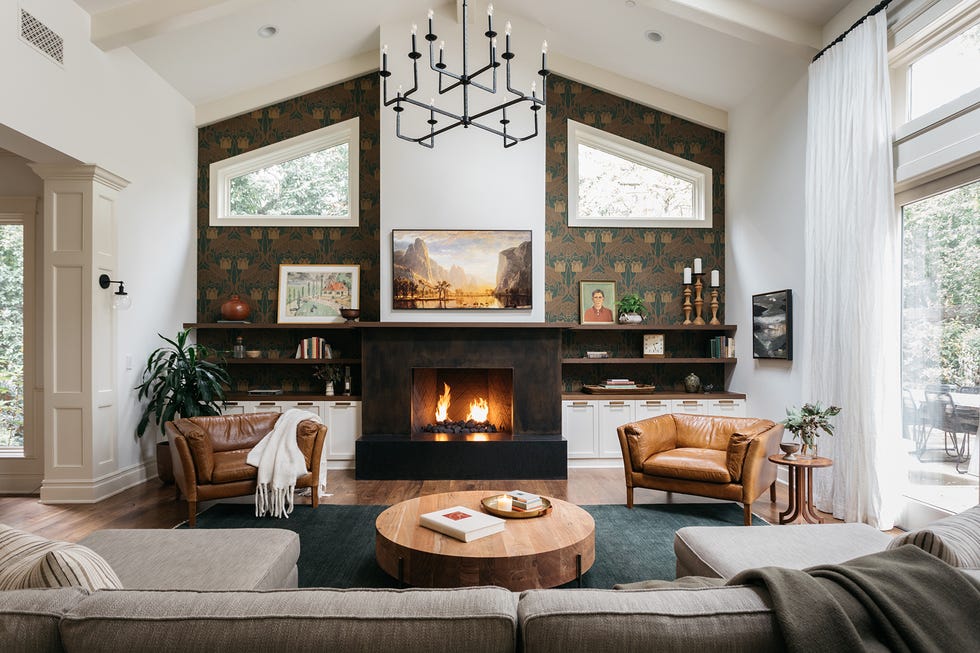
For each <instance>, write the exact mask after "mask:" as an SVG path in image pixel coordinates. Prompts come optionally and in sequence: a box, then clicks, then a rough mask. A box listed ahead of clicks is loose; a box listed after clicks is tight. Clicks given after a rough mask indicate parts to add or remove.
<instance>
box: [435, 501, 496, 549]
mask: <svg viewBox="0 0 980 653" xmlns="http://www.w3.org/2000/svg"><path fill="white" fill-rule="evenodd" d="M419 523H420V524H421V525H422V526H425V527H426V528H429V529H432V530H434V531H436V532H439V533H442V534H443V535H449V536H450V537H455V538H456V539H457V540H462V541H463V542H472V541H473V540H478V539H480V538H481V537H486V536H487V535H493V534H494V533H499V532H500V531H502V530H504V525H505V524H506V522H505V521H504V520H503V519H500V518H499V517H494V516H493V515H488V514H486V513H483V512H480V511H479V510H473V509H472V508H466V507H464V506H453V507H452V508H445V509H443V510H436V511H435V512H427V513H425V514H424V515H422V516H421V517H419Z"/></svg>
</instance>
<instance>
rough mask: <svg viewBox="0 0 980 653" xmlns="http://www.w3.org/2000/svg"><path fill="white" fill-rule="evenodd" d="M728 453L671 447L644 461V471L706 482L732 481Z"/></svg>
mask: <svg viewBox="0 0 980 653" xmlns="http://www.w3.org/2000/svg"><path fill="white" fill-rule="evenodd" d="M725 459H726V453H725V452H724V451H716V450H714V449H694V448H686V449H671V450H670V451H664V452H662V453H658V454H654V455H652V456H650V457H649V458H647V459H646V460H645V461H644V462H643V473H644V474H650V475H652V476H666V477H668V478H682V479H685V480H690V481H702V482H706V483H731V481H732V476H731V474H729V473H728V467H727V466H726V464H725Z"/></svg>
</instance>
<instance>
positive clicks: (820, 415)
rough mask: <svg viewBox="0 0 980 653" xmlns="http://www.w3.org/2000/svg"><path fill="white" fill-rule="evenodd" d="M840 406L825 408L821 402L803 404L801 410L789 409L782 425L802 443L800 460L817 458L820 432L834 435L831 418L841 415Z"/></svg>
mask: <svg viewBox="0 0 980 653" xmlns="http://www.w3.org/2000/svg"><path fill="white" fill-rule="evenodd" d="M840 411H841V409H840V407H839V406H827V407H826V408H824V407H823V406H822V405H821V404H820V402H819V401H817V402H814V403H812V404H810V403H807V404H803V406H801V407H800V408H787V409H786V419H784V420H783V421H782V422H781V424H782V425H783V426H785V427H786V430H787V431H789V432H790V433H792V434H793V437H794V438H797V439H798V440H800V442H801V443H802V445H803V446H802V449H801V451H800V456H799V457H800V458H816V457H817V438H818V437H820V431H823V432H824V433H826V434H827V435H833V434H834V425H833V424H831V423H830V418H831V417H834V416H835V415H839V414H840Z"/></svg>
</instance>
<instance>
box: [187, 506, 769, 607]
mask: <svg viewBox="0 0 980 653" xmlns="http://www.w3.org/2000/svg"><path fill="white" fill-rule="evenodd" d="M386 507H387V506H340V505H331V504H321V505H320V507H319V508H317V509H316V510H314V509H313V508H312V507H310V506H308V505H302V506H296V509H295V510H294V511H293V514H292V515H290V517H289V519H269V518H266V517H264V518H261V519H259V518H256V517H255V506H252V505H250V504H233V503H223V504H218V505H216V506H214V507H212V508H210V509H208V510H206V511H204V512H203V513H201V514H200V515H198V517H197V527H198V528H285V529H288V530H291V531H295V532H296V533H298V534H299V537H300V557H299V585H300V587H398V582H397V581H396V580H395V579H394V578H391V577H390V576H388V574H386V573H385V572H383V571H382V570H381V569H380V568H379V567H378V565H377V563H376V562H375V560H374V521H375V519H377V517H378V515H380V514H381V512H382V511H383V510H384V509H385V508H386ZM582 507H583V508H585V509H586V510H588V511H589V513H590V514H591V515H592V518H593V519H595V525H596V536H595V539H596V562H595V564H594V565H593V566H592V569H590V570H589V572H588V573H586V574H585V576H584V578H583V580H582V585H583V587H600V588H606V589H610V588H612V586H613V585H615V584H616V583H631V582H635V581H640V580H650V579H661V580H673V578H674V565H675V563H676V560H675V558H674V533H675V532H676V531H677V529H679V528H682V527H684V526H740V525H741V524H742V507H741V506H740V505H738V504H734V503H684V504H647V505H637V506H635V507H634V508H633V509H632V510H630V509H628V508H627V507H626V506H623V505H603V506H582ZM753 523H754V524H756V525H763V524H765V523H766V522H765V521H763V520H762V519H759V518H758V517H753ZM575 586H576V584H575V583H570V584H569V585H566V587H575Z"/></svg>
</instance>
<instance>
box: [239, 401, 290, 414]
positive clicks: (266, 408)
mask: <svg viewBox="0 0 980 653" xmlns="http://www.w3.org/2000/svg"><path fill="white" fill-rule="evenodd" d="M243 403H244V404H245V412H246V413H282V412H285V410H286V409H285V408H284V407H283V406H284V405H285V404H286V403H287V402H279V401H266V400H262V401H246V402H243Z"/></svg>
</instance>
